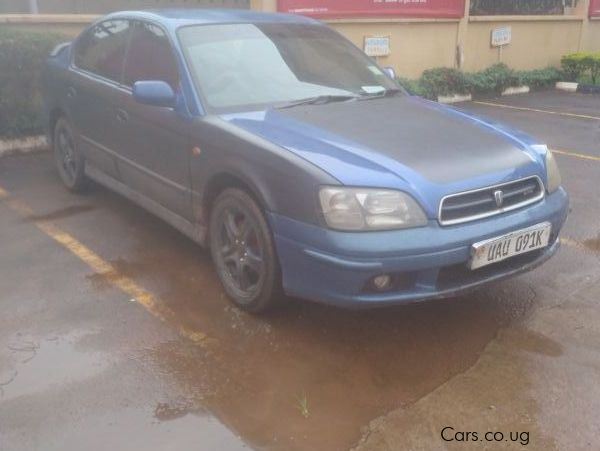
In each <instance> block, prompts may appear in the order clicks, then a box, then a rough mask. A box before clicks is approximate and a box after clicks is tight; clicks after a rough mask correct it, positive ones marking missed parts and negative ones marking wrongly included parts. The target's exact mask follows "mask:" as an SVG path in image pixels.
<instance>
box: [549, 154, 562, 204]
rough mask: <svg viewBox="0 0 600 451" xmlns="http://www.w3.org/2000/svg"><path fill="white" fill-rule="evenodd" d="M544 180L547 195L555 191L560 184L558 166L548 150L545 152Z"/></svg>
mask: <svg viewBox="0 0 600 451" xmlns="http://www.w3.org/2000/svg"><path fill="white" fill-rule="evenodd" d="M546 180H547V181H546V189H547V190H548V192H549V193H553V192H554V191H556V190H557V189H558V188H559V187H560V184H561V183H562V180H561V178H560V171H559V170H558V165H557V164H556V160H555V159H554V155H552V152H551V151H550V149H548V151H547V152H546Z"/></svg>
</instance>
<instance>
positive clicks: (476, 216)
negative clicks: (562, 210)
mask: <svg viewBox="0 0 600 451" xmlns="http://www.w3.org/2000/svg"><path fill="white" fill-rule="evenodd" d="M528 180H535V181H536V183H537V185H538V190H539V192H538V193H537V194H536V195H535V196H533V197H531V198H529V199H527V200H525V201H523V202H519V203H516V204H512V205H508V206H506V207H501V208H494V209H492V210H490V211H485V212H482V213H478V214H474V215H469V216H463V217H460V218H455V219H447V220H444V219H442V218H443V216H442V213H443V211H444V203H445V202H446V201H447V200H449V199H455V198H459V197H462V196H466V195H469V194H474V193H479V192H482V191H492V190H496V189H502V188H503V187H507V186H510V185H516V184H519V183H522V182H526V181H528ZM524 191H525V190H524ZM511 194H513V195H514V194H515V193H511ZM517 194H518V193H517ZM544 196H545V188H544V184H543V183H542V180H541V179H540V178H539V177H538V176H537V175H534V176H532V177H525V178H522V179H518V180H512V181H510V182H506V183H500V184H498V185H491V186H486V187H483V188H478V189H474V190H469V191H462V192H460V193H455V194H449V195H447V196H444V197H443V198H442V200H441V201H440V206H439V209H438V222H439V223H440V225H443V226H447V225H454V224H461V223H464V222H470V221H476V220H477V219H483V218H489V217H490V216H495V215H499V214H501V213H504V212H507V211H512V210H516V209H518V208H522V207H525V206H527V205H531V204H534V203H536V202H538V201H540V200H542V199H543V198H544ZM492 199H493V198H490V200H492ZM478 202H479V203H480V204H483V203H485V202H483V201H474V202H473V203H474V204H477V203H478ZM450 209H452V206H451V207H450Z"/></svg>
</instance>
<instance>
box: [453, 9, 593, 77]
mask: <svg viewBox="0 0 600 451" xmlns="http://www.w3.org/2000/svg"><path fill="white" fill-rule="evenodd" d="M473 19H475V18H472V19H471V20H470V21H469V26H468V30H467V37H466V43H465V65H464V69H465V70H467V71H476V70H481V69H485V68H486V67H489V66H491V65H492V64H495V63H498V62H503V63H506V64H507V65H508V66H510V67H512V68H514V69H536V68H541V67H547V66H558V65H559V64H560V57H561V56H562V55H564V54H566V53H572V52H576V51H578V50H579V39H580V34H581V26H582V22H583V20H582V19H579V18H576V20H564V18H561V17H559V18H558V19H555V20H542V21H540V20H536V19H531V20H522V19H518V20H514V19H513V20H500V21H498V20H494V21H488V20H486V21H475V20H473ZM569 19H570V18H569ZM504 25H509V26H510V27H511V28H512V42H511V43H510V44H509V45H507V46H504V47H503V48H502V50H500V49H499V48H498V47H491V45H490V39H491V33H492V30H493V29H494V28H495V27H498V26H504Z"/></svg>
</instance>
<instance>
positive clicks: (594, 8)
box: [590, 0, 600, 17]
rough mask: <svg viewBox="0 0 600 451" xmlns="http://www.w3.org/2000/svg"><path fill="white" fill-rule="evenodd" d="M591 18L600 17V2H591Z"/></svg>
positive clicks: (597, 0)
mask: <svg viewBox="0 0 600 451" xmlns="http://www.w3.org/2000/svg"><path fill="white" fill-rule="evenodd" d="M590 17H600V0H590Z"/></svg>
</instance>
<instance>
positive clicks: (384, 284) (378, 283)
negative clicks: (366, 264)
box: [372, 274, 392, 291]
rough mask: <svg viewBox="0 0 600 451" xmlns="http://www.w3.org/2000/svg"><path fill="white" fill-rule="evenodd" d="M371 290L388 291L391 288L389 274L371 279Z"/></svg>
mask: <svg viewBox="0 0 600 451" xmlns="http://www.w3.org/2000/svg"><path fill="white" fill-rule="evenodd" d="M372 283H373V288H375V289H376V290H377V291H385V290H388V289H389V288H390V287H391V286H392V278H391V276H390V275H389V274H382V275H381V276H377V277H374V278H373V282H372Z"/></svg>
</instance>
